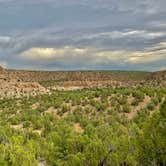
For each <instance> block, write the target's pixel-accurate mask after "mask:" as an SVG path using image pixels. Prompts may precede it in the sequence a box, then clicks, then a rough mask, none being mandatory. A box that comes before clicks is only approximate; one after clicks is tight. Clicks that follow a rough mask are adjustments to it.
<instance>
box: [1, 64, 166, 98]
mask: <svg viewBox="0 0 166 166" xmlns="http://www.w3.org/2000/svg"><path fill="white" fill-rule="evenodd" d="M137 85H141V86H145V85H147V86H158V85H159V86H162V87H165V85H166V71H161V72H154V73H150V72H137V71H26V70H11V69H4V68H2V67H0V97H1V98H4V97H6V98H10V97H21V96H27V95H28V96H29V95H37V94H43V93H48V92H50V90H51V89H54V90H76V89H84V88H94V87H120V86H137Z"/></svg>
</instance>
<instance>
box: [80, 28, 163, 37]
mask: <svg viewBox="0 0 166 166" xmlns="http://www.w3.org/2000/svg"><path fill="white" fill-rule="evenodd" d="M164 36H166V33H165V32H150V31H145V30H131V31H112V32H101V33H96V34H90V35H87V36H86V35H84V36H82V38H83V39H94V38H112V39H118V38H119V39H120V38H124V39H125V38H126V39H127V38H135V39H138V38H141V39H156V38H159V37H164Z"/></svg>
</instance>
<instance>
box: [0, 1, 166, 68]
mask: <svg viewBox="0 0 166 166" xmlns="http://www.w3.org/2000/svg"><path fill="white" fill-rule="evenodd" d="M165 9H166V0H28V1H27V0H0V65H1V66H3V67H5V68H12V69H29V70H146V71H158V70H165V69H166V10H165Z"/></svg>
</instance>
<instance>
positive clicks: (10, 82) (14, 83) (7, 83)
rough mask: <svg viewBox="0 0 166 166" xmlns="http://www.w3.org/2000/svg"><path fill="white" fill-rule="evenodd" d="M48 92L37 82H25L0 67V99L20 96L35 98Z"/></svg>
mask: <svg viewBox="0 0 166 166" xmlns="http://www.w3.org/2000/svg"><path fill="white" fill-rule="evenodd" d="M47 92H49V90H47V89H46V88H44V87H43V86H41V85H40V84H39V83H38V82H25V81H22V80H20V78H19V77H18V76H17V75H11V74H10V73H8V71H7V70H5V69H3V68H2V67H0V98H1V99H2V98H11V97H14V98H19V97H22V96H35V95H37V94H43V93H47Z"/></svg>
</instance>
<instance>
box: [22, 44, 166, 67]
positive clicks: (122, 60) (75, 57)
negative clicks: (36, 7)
mask: <svg viewBox="0 0 166 166" xmlns="http://www.w3.org/2000/svg"><path fill="white" fill-rule="evenodd" d="M165 45H166V43H164V42H163V43H159V44H156V45H154V46H153V47H151V48H146V49H145V50H143V51H129V50H116V51H113V50H98V49H96V48H74V47H68V46H67V47H64V48H31V49H29V50H26V51H25V52H23V53H21V54H20V57H21V58H22V59H25V60H27V61H31V62H32V61H33V62H36V63H38V62H39V61H40V62H41V63H43V64H44V63H48V64H49V63H52V62H57V63H58V64H61V65H68V64H69V65H72V64H73V66H74V65H78V64H81V65H86V64H88V65H104V64H107V65H109V64H112V63H113V64H117V65H125V64H145V65H146V64H149V63H154V62H158V61H164V60H166V49H163V46H165ZM160 48H161V49H160Z"/></svg>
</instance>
